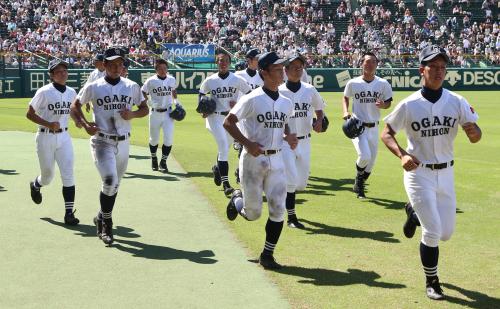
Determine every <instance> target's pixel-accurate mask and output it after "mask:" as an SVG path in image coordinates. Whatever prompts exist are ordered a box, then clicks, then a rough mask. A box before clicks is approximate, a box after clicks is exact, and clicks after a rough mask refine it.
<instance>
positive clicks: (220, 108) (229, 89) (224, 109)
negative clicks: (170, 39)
mask: <svg viewBox="0 0 500 309" xmlns="http://www.w3.org/2000/svg"><path fill="white" fill-rule="evenodd" d="M216 62H217V68H218V73H217V74H212V75H211V76H209V77H207V78H206V79H205V80H204V81H203V83H202V84H201V87H200V100H201V98H202V97H203V96H206V95H209V96H211V97H212V99H214V100H215V101H216V102H217V107H216V109H215V112H214V113H213V114H210V115H207V114H202V117H204V118H206V128H207V129H208V130H209V131H210V133H212V135H213V136H214V139H215V142H216V143H217V147H218V154H217V164H216V165H214V166H213V167H212V172H213V174H214V182H215V184H216V185H217V186H220V185H221V184H222V185H223V188H224V194H225V195H226V196H227V197H230V196H231V193H233V191H234V189H233V188H232V187H231V185H230V184H229V178H228V172H229V163H228V161H227V160H228V154H229V147H230V146H231V144H232V142H233V139H232V137H231V136H229V134H228V133H227V132H226V130H224V127H223V123H224V118H225V117H226V116H227V115H228V114H229V110H230V109H231V108H232V107H233V106H234V105H235V104H236V101H237V100H238V97H239V96H240V95H241V94H247V93H248V92H250V91H251V88H250V86H248V84H247V83H246V81H245V80H244V79H243V78H241V77H238V76H236V75H235V74H234V73H231V72H229V65H230V63H231V57H230V56H229V54H227V53H226V52H224V51H219V52H217V56H216Z"/></svg>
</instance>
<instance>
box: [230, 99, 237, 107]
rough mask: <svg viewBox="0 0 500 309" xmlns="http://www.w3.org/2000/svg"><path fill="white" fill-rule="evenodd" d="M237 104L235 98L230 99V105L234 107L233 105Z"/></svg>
mask: <svg viewBox="0 0 500 309" xmlns="http://www.w3.org/2000/svg"><path fill="white" fill-rule="evenodd" d="M235 105H236V101H235V100H231V101H229V107H230V108H233V106H235Z"/></svg>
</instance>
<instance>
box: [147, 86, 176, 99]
mask: <svg viewBox="0 0 500 309" xmlns="http://www.w3.org/2000/svg"><path fill="white" fill-rule="evenodd" d="M152 92H153V93H154V94H155V95H156V96H158V97H166V96H169V95H171V94H172V87H170V86H169V87H167V86H160V87H156V88H153V91H152Z"/></svg>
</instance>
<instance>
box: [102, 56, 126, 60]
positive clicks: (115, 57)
mask: <svg viewBox="0 0 500 309" xmlns="http://www.w3.org/2000/svg"><path fill="white" fill-rule="evenodd" d="M118 58H122V59H125V58H123V57H122V56H111V57H106V58H105V59H106V60H115V59H118Z"/></svg>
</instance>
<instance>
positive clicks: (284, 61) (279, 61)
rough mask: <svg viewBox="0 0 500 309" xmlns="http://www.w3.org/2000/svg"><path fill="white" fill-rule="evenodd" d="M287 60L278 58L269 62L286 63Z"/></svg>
mask: <svg viewBox="0 0 500 309" xmlns="http://www.w3.org/2000/svg"><path fill="white" fill-rule="evenodd" d="M287 62H288V60H286V59H278V60H276V61H274V62H273V63H271V64H286V63H287Z"/></svg>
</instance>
